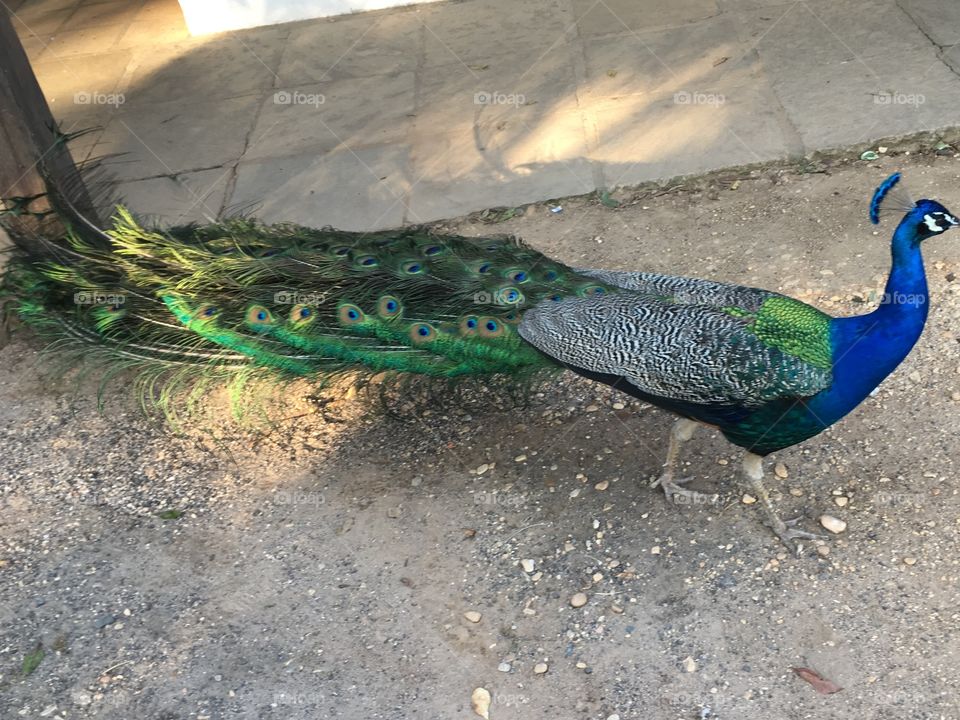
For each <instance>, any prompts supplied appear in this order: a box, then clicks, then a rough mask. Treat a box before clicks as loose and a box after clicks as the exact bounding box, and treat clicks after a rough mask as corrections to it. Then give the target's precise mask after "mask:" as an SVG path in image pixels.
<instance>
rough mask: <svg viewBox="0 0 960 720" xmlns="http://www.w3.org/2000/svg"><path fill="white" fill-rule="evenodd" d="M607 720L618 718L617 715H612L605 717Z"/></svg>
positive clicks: (616, 719) (618, 719)
mask: <svg viewBox="0 0 960 720" xmlns="http://www.w3.org/2000/svg"><path fill="white" fill-rule="evenodd" d="M607 720H620V716H619V715H618V714H617V713H614V714H613V715H607Z"/></svg>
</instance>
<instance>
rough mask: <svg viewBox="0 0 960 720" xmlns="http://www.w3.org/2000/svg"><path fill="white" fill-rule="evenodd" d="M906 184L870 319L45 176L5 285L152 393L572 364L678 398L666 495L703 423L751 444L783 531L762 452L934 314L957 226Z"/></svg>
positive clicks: (527, 372)
mask: <svg viewBox="0 0 960 720" xmlns="http://www.w3.org/2000/svg"><path fill="white" fill-rule="evenodd" d="M899 181H900V175H899V173H897V174H894V175H891V176H890V177H889V178H887V179H886V180H885V181H884V182H883V183H882V184H881V185H880V186H879V188H878V189H877V190H876V192H875V194H874V196H873V199H872V201H871V203H870V219H871V221H872V222H873V223H878V222H879V214H880V210H881V208H883V209H884V210H891V209H894V210H898V211H900V212H903V213H904V214H903V217H902V219H901V220H900V223H899V225H898V226H897V228H896V231H895V232H894V234H893V240H892V255H893V260H892V268H891V271H890V275H889V280H888V282H887V285H886V290H885V294H884V300H883V302H882V303H881V304H880V305H879V307H878V308H877V309H876V310H874V311H873V312H871V313H869V314H866V315H862V316H856V317H831V316H830V315H827V314H826V313H824V312H822V311H820V310H818V309H817V308H814V307H812V306H810V305H807V304H804V303H803V302H800V301H799V300H795V299H792V298H790V297H787V296H785V295H782V294H779V293H776V292H771V291H768V290H763V289H759V288H753V287H742V286H738V285H733V284H727V283H721V282H713V281H709V280H701V279H695V278H688V277H674V276H671V275H660V274H654V273H649V272H614V271H607V270H592V269H582V268H574V267H570V266H568V265H565V264H563V263H560V262H557V261H555V260H552V259H550V258H549V257H547V256H545V255H544V254H542V253H540V252H538V251H537V250H535V249H533V248H531V247H529V246H527V245H525V244H524V243H523V242H521V241H519V240H517V239H514V238H510V237H484V238H467V237H460V236H455V235H441V234H435V233H433V232H430V231H428V230H426V229H424V228H419V227H410V228H404V229H399V230H391V231H382V232H367V233H360V232H348V231H339V230H334V229H331V228H324V229H313V228H308V227H301V226H297V225H292V224H275V225H266V224H262V223H260V222H258V221H256V220H254V219H251V218H247V217H237V218H233V219H228V220H224V221H222V222H218V223H214V224H207V225H185V226H178V227H172V228H168V229H165V230H162V229H158V228H153V227H147V226H145V224H143V223H142V222H141V221H139V220H138V219H137V218H136V217H135V216H134V215H133V214H131V213H130V212H129V211H128V210H127V209H126V208H124V207H123V206H117V207H116V209H115V214H114V216H113V218H112V221H111V223H110V224H109V225H110V226H109V227H108V228H106V229H101V228H100V227H98V226H97V225H96V224H94V223H91V222H88V221H87V220H86V219H85V218H84V217H82V216H81V215H80V214H79V213H76V212H72V208H71V207H70V205H69V202H67V201H65V199H64V198H59V197H58V196H57V195H56V193H53V192H51V199H52V203H51V204H52V205H53V206H54V207H55V208H56V210H57V211H58V212H59V214H60V216H61V218H62V220H63V221H64V224H65V226H66V227H67V228H68V230H67V232H66V234H65V235H64V236H63V237H57V238H55V239H53V240H45V241H43V242H40V243H38V242H36V241H35V239H31V238H27V237H20V238H17V237H15V238H14V239H15V243H16V249H15V252H14V256H13V258H12V259H11V261H10V263H9V265H8V269H7V272H6V275H5V280H4V283H5V286H6V290H7V291H8V293H9V295H11V296H12V297H13V298H14V308H15V312H16V313H17V314H18V315H19V317H20V318H21V319H22V320H23V321H24V322H25V323H26V324H28V325H30V326H32V327H33V328H35V329H36V331H37V332H38V333H39V334H41V335H42V336H44V337H48V338H50V339H51V340H52V345H51V347H52V349H53V350H54V351H67V350H70V349H72V350H75V351H79V353H81V354H82V355H83V356H84V357H85V358H87V359H89V358H91V357H92V358H94V359H98V360H101V361H103V363H105V365H106V367H107V373H108V374H113V373H116V372H118V371H120V370H125V369H131V368H132V369H135V370H137V371H138V372H139V373H140V377H141V378H145V380H144V382H145V383H146V385H147V386H148V387H149V388H150V392H151V393H156V397H158V398H159V401H160V402H169V401H171V398H173V397H174V396H175V395H176V392H175V391H174V390H173V389H175V388H182V387H184V386H185V385H187V384H191V383H192V384H194V387H205V386H206V384H207V383H208V382H209V381H211V380H221V379H229V378H232V379H234V380H236V379H237V378H240V379H249V378H251V377H256V376H259V375H268V376H273V377H277V378H281V379H282V378H299V377H307V378H322V377H329V376H331V375H334V374H336V373H341V372H344V371H351V372H352V371H365V372H367V373H377V374H379V373H387V374H390V375H398V374H400V375H404V374H415V375H422V376H431V377H437V378H447V379H458V378H466V377H477V376H493V375H505V376H509V377H513V378H528V377H531V376H533V375H535V374H538V373H540V372H542V371H549V370H563V369H566V370H570V371H572V372H574V373H578V374H579V375H582V376H584V377H586V378H589V379H591V380H594V381H597V382H600V383H604V384H607V385H610V386H612V387H614V388H616V389H617V390H620V391H622V392H625V393H628V394H630V395H632V396H634V397H636V398H640V399H642V400H643V401H646V402H648V403H652V404H653V405H656V406H658V407H660V408H663V409H664V410H667V411H669V412H670V413H673V414H674V415H676V416H678V419H677V420H676V422H675V424H674V425H673V428H672V430H671V432H670V436H669V444H668V448H667V453H666V462H665V464H664V467H663V472H662V474H660V476H659V479H658V481H657V483H655V484H658V485H659V486H660V487H661V488H662V489H663V491H664V492H665V494H666V496H667V497H668V498H669V499H671V500H673V501H674V502H677V501H680V500H681V499H684V500H686V501H689V500H690V499H699V498H701V497H702V496H701V495H700V494H699V493H695V492H693V491H692V490H689V489H687V488H684V487H683V483H684V481H683V480H680V479H677V478H675V477H674V473H675V467H676V463H677V459H678V454H679V451H680V449H681V445H682V443H683V442H685V441H687V440H689V439H690V438H691V436H692V434H693V430H694V428H696V427H697V426H698V425H706V426H711V427H715V428H718V429H719V430H720V432H722V434H723V435H724V436H725V437H726V438H727V439H728V440H729V441H730V442H732V443H733V444H735V445H738V446H740V447H742V448H743V449H744V451H745V452H744V459H743V463H742V468H741V471H742V476H743V478H744V479H745V481H746V482H747V483H748V484H749V487H751V488H752V492H753V493H754V494H755V495H756V496H757V498H758V499H759V501H760V502H761V504H762V507H763V508H764V512H765V514H766V517H767V520H768V521H769V524H770V526H771V527H772V529H773V531H774V532H775V533H776V535H777V536H778V537H779V538H780V539H781V540H782V541H783V542H784V543H786V544H787V545H791V543H792V542H793V541H797V540H802V539H805V538H812V537H815V535H814V534H813V533H811V532H807V531H805V530H803V529H800V528H798V527H796V521H790V522H785V521H784V520H782V519H781V518H780V517H779V516H778V514H777V513H776V511H775V510H774V507H773V505H772V503H771V500H770V497H769V495H768V493H767V491H766V489H765V487H764V484H763V469H762V461H763V458H764V457H765V456H766V455H768V454H770V453H773V452H775V451H777V450H780V449H782V448H786V447H789V446H791V445H794V444H796V443H799V442H802V441H804V440H806V439H808V438H811V437H813V436H815V435H817V434H818V433H820V432H821V431H823V430H824V429H825V428H827V427H829V426H831V425H832V424H833V423H835V422H837V421H838V420H839V419H840V418H842V417H843V416H844V415H846V414H847V413H849V412H850V411H851V410H853V409H854V408H855V407H856V406H857V405H858V404H859V403H860V402H861V401H862V400H863V399H864V398H866V397H867V395H868V394H869V393H870V392H871V391H872V390H873V389H874V388H876V387H877V385H878V384H879V383H880V382H881V381H882V380H883V379H884V378H885V377H886V376H887V375H888V374H889V373H890V372H892V371H893V370H894V368H896V367H897V365H898V364H899V363H900V362H901V361H902V360H903V359H904V358H905V357H906V355H907V354H908V353H909V351H910V349H911V348H912V346H913V345H914V343H915V342H916V341H917V339H918V337H919V336H920V333H921V330H922V329H923V326H924V322H925V320H926V317H927V309H928V303H927V285H926V279H925V275H924V266H923V261H922V258H921V252H920V245H921V243H922V242H923V241H924V240H926V239H927V238H929V237H932V236H934V235H939V234H940V233H943V232H945V231H946V230H948V229H949V228H951V227H953V226H955V225H957V220H956V218H955V217H954V216H953V215H952V214H951V213H950V212H949V211H948V210H947V209H946V208H945V207H944V206H943V205H941V204H940V203H938V202H936V201H934V200H920V201H918V202H916V203H914V202H912V201H909V200H905V199H903V198H901V200H900V201H899V204H897V203H895V201H894V200H893V198H894V196H895V195H902V192H901V191H902V188H898V187H897V186H898V183H899ZM895 188H897V192H896V193H893V192H892V191H893V190H894V189H895ZM20 210H21V211H23V207H22V203H21V206H20Z"/></svg>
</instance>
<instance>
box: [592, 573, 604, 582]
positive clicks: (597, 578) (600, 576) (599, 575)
mask: <svg viewBox="0 0 960 720" xmlns="http://www.w3.org/2000/svg"><path fill="white" fill-rule="evenodd" d="M591 579H592V580H593V581H594V582H595V583H598V582H600V581H601V580H603V573H594V574H593V577H592V578H591Z"/></svg>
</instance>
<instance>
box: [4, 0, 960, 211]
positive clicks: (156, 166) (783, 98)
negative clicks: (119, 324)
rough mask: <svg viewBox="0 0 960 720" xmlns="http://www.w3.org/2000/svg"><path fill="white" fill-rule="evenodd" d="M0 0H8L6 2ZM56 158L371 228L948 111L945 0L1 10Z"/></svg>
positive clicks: (959, 36)
mask: <svg viewBox="0 0 960 720" xmlns="http://www.w3.org/2000/svg"><path fill="white" fill-rule="evenodd" d="M5 1H6V2H7V3H10V0H5ZM11 7H12V9H14V11H15V19H14V23H15V25H16V26H17V28H18V31H19V32H20V34H21V37H22V38H23V41H24V45H25V46H26V48H27V50H28V53H29V54H30V57H31V60H32V62H33V65H34V68H35V70H36V73H37V76H38V77H39V78H40V81H41V84H42V85H43V88H44V91H45V92H46V94H47V96H48V98H49V100H50V103H51V106H52V108H53V111H54V114H55V115H56V116H57V117H58V118H59V119H60V120H61V121H62V122H63V126H64V129H66V130H70V129H77V128H81V127H85V126H91V125H97V124H100V125H103V129H102V130H98V131H96V132H94V133H91V134H89V135H87V136H85V137H84V138H82V139H80V140H78V141H77V142H76V144H75V154H76V155H77V156H78V159H83V158H85V157H90V156H100V155H104V154H109V153H125V155H123V156H121V157H119V158H117V159H116V160H115V161H114V162H113V163H112V165H111V170H112V172H113V174H114V175H115V177H116V178H117V180H118V181H119V187H120V191H121V192H122V193H123V194H124V195H125V197H126V198H127V201H128V202H129V204H130V205H131V206H132V207H134V208H135V209H136V210H137V211H138V212H141V213H152V214H156V215H158V216H160V217H161V218H162V219H163V220H164V221H165V222H175V221H177V220H181V221H182V220H183V219H202V218H212V217H215V216H217V215H218V214H220V213H222V212H224V211H225V210H226V211H231V210H235V209H237V208H241V209H247V208H249V207H251V206H252V205H254V204H256V212H257V214H258V215H259V216H261V217H262V218H264V219H265V220H268V221H277V220H289V221H294V222H299V223H305V224H310V225H318V226H319V225H327V224H329V225H334V226H339V227H342V228H348V229H370V228H381V227H389V226H396V225H400V224H401V223H416V222H423V221H428V220H434V219H438V218H445V217H453V216H458V215H461V214H464V213H467V212H470V211H474V210H479V209H482V208H486V207H493V206H504V205H506V206H514V205H520V204H523V203H527V202H533V201H537V200H544V199H548V198H554V197H562V196H565V195H573V194H580V193H588V192H591V191H593V190H595V189H598V188H613V187H616V186H618V185H629V184H635V183H639V182H643V181H648V180H655V179H662V178H668V177H672V176H675V175H680V174H687V173H698V172H703V171H707V170H711V169H716V168H719V167H724V166H730V165H740V164H745V163H753V162H758V161H765V160H773V159H778V158H784V157H787V156H790V155H797V154H803V153H807V152H810V151H813V150H818V149H827V148H835V147H841V146H846V145H852V144H856V143H860V142H865V141H869V140H872V139H876V138H884V137H891V136H896V135H902V134H909V133H913V132H917V131H921V130H931V129H937V128H943V127H948V126H953V125H957V124H960V48H957V47H956V43H958V42H960V4H958V3H956V2H955V0H899V2H895V1H894V0H845V1H844V2H836V0H808V1H807V2H777V1H776V0H648V1H646V2H637V0H525V1H524V2H522V3H519V2H515V1H514V0H467V1H465V2H444V3H437V4H429V5H421V6H419V7H416V6H414V7H410V8H404V9H401V10H391V11H384V12H376V13H367V14H359V15H352V16H345V17H341V18H337V19H335V20H313V21H305V22H300V23H290V24H286V25H281V26H274V27H270V28H262V29H256V30H249V31H241V32H236V33H228V34H222V35H215V36H206V37H197V38H191V37H189V35H188V34H187V31H186V28H185V26H184V23H183V19H182V16H181V14H180V10H179V6H178V5H177V3H176V1H175V0H134V1H130V2H128V1H126V0H117V1H110V2H90V1H83V2H78V0H28V1H27V2H22V3H20V4H19V5H18V4H17V3H16V2H14V3H13V5H12V6H11Z"/></svg>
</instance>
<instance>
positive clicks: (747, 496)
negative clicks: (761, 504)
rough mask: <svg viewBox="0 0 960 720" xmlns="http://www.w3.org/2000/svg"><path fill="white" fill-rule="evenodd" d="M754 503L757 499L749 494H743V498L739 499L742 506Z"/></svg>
mask: <svg viewBox="0 0 960 720" xmlns="http://www.w3.org/2000/svg"><path fill="white" fill-rule="evenodd" d="M756 501H757V499H756V498H755V497H754V496H753V495H750V494H749V493H744V494H743V497H742V498H740V502H742V503H743V504H744V505H753V504H754V503H755V502H756Z"/></svg>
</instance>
